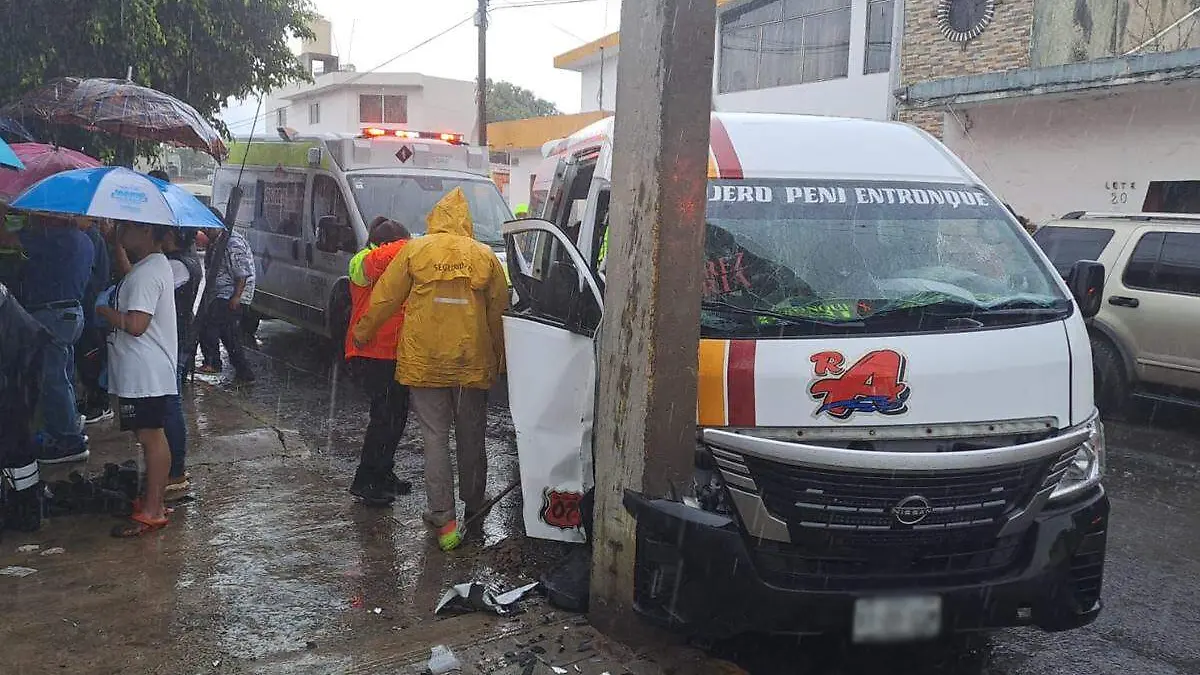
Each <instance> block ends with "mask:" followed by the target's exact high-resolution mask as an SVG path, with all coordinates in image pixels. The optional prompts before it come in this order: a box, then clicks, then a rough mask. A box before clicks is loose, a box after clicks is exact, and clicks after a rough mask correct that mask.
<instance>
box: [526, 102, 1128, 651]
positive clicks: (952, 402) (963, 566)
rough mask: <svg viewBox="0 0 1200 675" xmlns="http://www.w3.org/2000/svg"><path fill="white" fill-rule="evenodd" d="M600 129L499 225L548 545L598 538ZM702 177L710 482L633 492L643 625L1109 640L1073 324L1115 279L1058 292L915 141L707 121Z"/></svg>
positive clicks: (1093, 275)
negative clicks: (587, 529)
mask: <svg viewBox="0 0 1200 675" xmlns="http://www.w3.org/2000/svg"><path fill="white" fill-rule="evenodd" d="M612 130H613V122H612V120H611V119H609V120H605V121H602V122H598V123H596V124H595V125H592V126H590V127H588V128H586V129H583V130H582V131H580V132H578V133H576V134H575V135H573V136H571V137H570V138H568V139H564V140H563V141H562V142H559V143H557V144H552V145H550V146H548V148H547V153H546V154H547V161H546V162H545V163H544V166H543V168H542V169H541V170H540V171H539V174H538V176H537V178H536V179H535V197H534V204H533V214H534V215H537V216H540V217H541V218H543V219H544V220H522V221H517V222H514V223H510V224H508V225H507V226H506V227H505V232H504V234H505V240H506V242H507V245H508V252H509V253H508V265H509V271H510V275H511V278H512V284H513V289H514V292H515V294H516V295H517V296H518V299H519V302H518V304H517V305H516V306H515V307H514V308H513V310H512V311H511V313H510V314H509V315H508V316H506V317H505V340H506V345H507V355H508V367H509V379H508V386H509V397H510V407H511V410H512V416H513V421H514V423H515V425H516V433H517V444H518V451H519V453H520V465H521V479H522V487H523V490H524V497H525V513H524V516H525V525H526V530H527V532H528V533H529V534H530V535H531V536H535V537H543V538H548V539H559V540H565V541H576V542H579V541H583V539H584V534H583V532H582V531H581V524H582V523H583V522H584V521H585V517H584V515H583V514H582V513H581V510H582V507H581V504H583V503H585V502H586V500H585V498H584V495H585V493H587V492H588V491H589V490H590V489H591V488H592V486H593V474H592V421H593V419H594V409H593V407H594V403H595V393H594V392H595V378H596V364H595V357H594V345H593V340H594V338H595V334H596V331H597V329H598V326H599V323H600V317H601V313H602V307H603V301H604V293H603V289H604V278H605V275H604V272H603V269H604V267H605V261H604V260H602V259H601V251H602V249H603V248H604V245H603V243H604V241H605V230H606V227H607V224H608V200H609V193H610V189H611V187H610V186H611V183H610V181H611V180H612V172H613V160H612V149H613V145H612ZM709 157H710V163H709V179H710V182H709V187H708V204H707V224H706V226H705V227H706V244H705V259H704V260H702V261H701V260H696V261H694V262H693V263H692V264H697V265H703V266H704V273H705V277H704V286H703V288H696V289H695V294H696V296H695V298H694V301H695V302H700V303H701V307H702V311H701V317H702V318H701V343H700V348H699V354H698V365H699V399H698V401H697V402H696V411H697V426H698V439H699V442H698V448H697V465H696V480H695V484H694V485H693V486H691V489H690V490H689V491H688V492H687V494H686V495H681V496H680V498H679V500H678V501H673V500H671V499H667V498H664V497H663V496H662V495H647V494H637V493H627V495H626V498H625V506H626V508H627V509H628V510H629V511H630V512H631V513H632V514H633V515H634V516H635V517H636V519H637V568H636V582H637V583H636V588H637V597H636V598H635V599H634V600H635V601H636V607H637V609H638V611H639V612H641V613H642V614H644V615H645V616H646V617H648V618H650V619H651V620H654V621H658V622H661V623H663V624H666V625H669V626H672V627H676V628H679V629H682V630H685V631H687V632H690V633H693V634H700V635H708V636H712V637H721V636H727V635H731V634H735V633H741V632H747V631H762V632H769V633H781V632H783V633H797V634H815V633H848V634H851V635H853V637H854V639H855V640H857V641H863V642H869V641H895V640H921V639H931V638H934V637H937V636H940V635H943V634H949V633H957V632H962V631H977V630H987V629H993V628H1000V627H1005V626H1016V625H1034V626H1039V627H1041V628H1042V629H1045V630H1049V631H1057V630H1065V629H1070V628H1074V627H1077V626H1081V625H1084V624H1087V623H1089V622H1091V621H1092V620H1093V619H1095V618H1096V616H1097V615H1098V613H1099V612H1100V607H1101V602H1100V587H1101V578H1102V574H1103V567H1104V555H1105V542H1106V534H1105V533H1106V530H1107V528H1108V515H1109V503H1108V499H1107V497H1106V496H1105V492H1104V489H1103V487H1102V486H1101V475H1102V473H1103V468H1104V435H1103V431H1102V427H1101V425H1100V422H1099V421H1098V420H1097V417H1096V410H1095V407H1094V405H1093V401H1092V368H1091V353H1090V351H1089V345H1088V334H1087V330H1086V328H1085V320H1086V319H1087V318H1088V317H1090V316H1092V315H1094V314H1095V313H1096V311H1097V309H1098V300H1099V297H1100V295H1101V286H1102V284H1103V274H1104V270H1103V266H1101V265H1099V264H1098V263H1095V262H1088V261H1081V262H1080V263H1078V264H1077V265H1076V266H1075V268H1074V270H1073V273H1072V274H1071V275H1070V278H1069V279H1063V278H1060V277H1059V275H1058V274H1056V273H1055V270H1054V268H1053V267H1052V266H1051V264H1050V262H1049V261H1048V260H1047V259H1046V258H1045V256H1044V255H1043V254H1042V253H1041V251H1040V250H1039V249H1038V247H1037V246H1036V245H1035V244H1034V243H1033V241H1032V240H1031V239H1030V237H1029V236H1028V235H1027V234H1026V233H1025V232H1024V231H1023V230H1022V228H1021V226H1020V225H1019V224H1018V223H1017V222H1016V221H1015V220H1014V218H1013V216H1012V215H1011V214H1010V213H1009V211H1008V210H1007V209H1006V208H1005V207H1004V205H1003V203H1002V202H1001V201H1000V200H999V199H998V198H997V197H996V195H995V194H993V193H992V192H991V191H990V190H989V189H988V188H987V187H986V186H984V185H983V184H982V182H981V181H980V180H979V178H978V177H977V176H975V174H973V173H972V172H971V171H970V170H969V169H968V168H967V167H966V166H965V165H964V164H963V163H962V162H961V161H960V160H959V159H957V158H956V157H955V156H954V155H953V154H951V153H950V151H949V150H947V149H946V148H945V147H944V146H943V145H942V144H941V143H939V142H938V141H937V140H935V139H933V138H932V137H930V136H929V135H927V134H925V133H923V132H922V131H920V130H918V129H916V128H913V127H910V126H907V125H904V124H897V123H885V122H873V121H865V120H849V119H833V118H821V117H807V116H791V115H755V114H727V113H714V114H713V117H712V126H711V143H710V153H709ZM608 255H610V256H611V255H617V253H615V252H610V253H608ZM681 301H682V300H681ZM682 403H684V402H681V404H682Z"/></svg>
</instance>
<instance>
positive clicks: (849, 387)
mask: <svg viewBox="0 0 1200 675" xmlns="http://www.w3.org/2000/svg"><path fill="white" fill-rule="evenodd" d="M810 360H811V361H812V364H813V374H814V375H815V376H816V378H817V379H816V380H814V381H813V383H812V384H811V385H810V386H809V388H808V393H809V394H811V395H812V397H813V398H814V399H816V400H817V401H819V402H820V403H821V405H820V407H818V408H817V410H816V412H815V413H813V414H814V416H816V417H820V416H821V414H822V413H825V414H828V415H829V416H830V417H832V418H834V419H838V420H846V419H850V417H851V416H852V415H854V414H855V413H865V414H871V413H878V414H880V415H903V414H904V413H906V412H908V395H909V394H910V393H911V390H910V389H909V388H908V384H907V383H906V382H905V381H904V375H905V370H906V368H907V365H908V360H907V359H905V357H904V356H903V355H902V354H900V353H899V352H896V351H894V350H891V349H880V350H877V351H873V352H869V353H867V354H866V355H865V356H863V357H862V358H860V359H859V360H858V361H856V362H855V363H854V364H853V365H851V366H850V367H849V368H844V367H843V365H844V364H845V362H846V358H845V357H844V356H842V353H841V352H820V353H819V354H813V355H812V357H811V359H810Z"/></svg>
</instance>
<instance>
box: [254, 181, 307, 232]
mask: <svg viewBox="0 0 1200 675" xmlns="http://www.w3.org/2000/svg"><path fill="white" fill-rule="evenodd" d="M255 187H256V190H255V202H256V204H255V209H254V223H253V227H254V229H256V230H263V231H264V232H273V233H275V234H282V235H287V236H289V237H299V236H302V235H303V232H304V227H303V225H302V221H303V218H304V179H303V178H288V179H286V180H272V181H266V180H260V181H258V183H257V185H256V186H255Z"/></svg>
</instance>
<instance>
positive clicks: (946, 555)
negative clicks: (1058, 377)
mask: <svg viewBox="0 0 1200 675" xmlns="http://www.w3.org/2000/svg"><path fill="white" fill-rule="evenodd" d="M995 426H996V425H980V427H979V428H978V429H977V430H968V429H962V428H959V429H948V428H940V429H939V428H925V429H914V430H912V431H914V432H918V433H920V434H921V435H922V436H923V437H926V438H927V437H928V436H930V435H935V434H943V433H950V432H956V433H964V432H967V433H972V434H978V435H974V436H973V437H972V438H969V439H966V438H964V439H959V442H965V443H969V444H970V445H971V447H975V448H978V449H972V450H962V451H958V452H895V451H871V450H862V449H849V448H847V447H830V446H826V445H818V444H816V443H793V442H790V441H781V440H776V439H772V438H763V437H760V436H756V435H753V433H740V432H736V431H724V430H716V429H709V430H706V431H704V433H703V444H702V448H701V449H700V450H698V461H697V465H698V468H697V476H698V480H697V483H698V489H697V490H696V495H698V497H690V498H688V499H685V500H684V501H669V500H663V499H650V498H647V497H645V496H643V495H640V494H637V493H634V492H627V493H626V495H625V499H624V503H625V507H626V508H627V509H628V510H629V511H630V512H631V513H632V514H633V515H634V516H635V517H636V519H637V566H636V571H635V577H636V589H637V590H636V607H637V610H638V611H639V613H641V614H642V615H643V616H644V617H645V618H647V619H649V620H651V621H653V622H655V623H658V624H661V625H664V626H669V627H671V628H675V629H678V630H681V631H684V632H687V633H689V634H695V635H703V636H708V637H713V638H719V637H726V636H730V635H736V634H739V633H744V632H768V633H794V634H821V633H837V634H846V633H849V634H851V635H852V636H853V637H854V639H856V640H858V641H862V642H886V641H907V640H920V639H929V638H934V637H936V636H938V635H942V634H948V633H958V632H968V631H983V630H989V629H997V628H1003V627H1009V626H1021V625H1033V626H1037V627H1039V628H1042V629H1044V630H1047V631H1060V630H1067V629H1071V628H1076V627H1079V626H1082V625H1085V624H1087V623H1090V622H1091V621H1092V620H1094V619H1095V618H1096V616H1097V615H1098V614H1099V612H1100V607H1101V603H1100V585H1101V577H1102V574H1103V561H1104V548H1105V531H1106V529H1107V525H1108V511H1109V505H1108V499H1107V498H1106V496H1105V494H1104V491H1103V488H1102V487H1101V486H1100V484H1099V472H1100V469H1101V466H1102V463H1103V452H1104V451H1103V432H1102V430H1101V427H1100V423H1099V422H1098V421H1096V420H1095V419H1091V420H1088V421H1087V422H1085V423H1084V424H1082V425H1079V426H1077V427H1073V428H1070V429H1065V430H1062V431H1061V432H1060V431H1057V430H1055V431H1047V430H1045V429H1040V430H1038V429H1034V428H1032V426H1033V425H1030V427H1031V428H1029V429H1028V430H1027V431H1024V430H1023V431H1022V432H1021V433H1015V434H1014V433H1012V432H1011V431H1008V430H1005V432H1004V434H1003V435H997V434H996V429H995ZM988 427H991V428H990V429H989V428H988ZM989 433H990V434H991V436H988V435H986V434H989ZM875 436H876V439H877V438H878V434H876V435H875ZM947 440H949V439H948V437H947ZM1014 440H1019V441H1020V442H1018V443H1017V444H1012V445H1008V443H1012V442H1013V441H1014ZM895 442H896V443H898V444H904V442H905V441H903V440H901V439H896V440H895Z"/></svg>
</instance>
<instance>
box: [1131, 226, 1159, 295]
mask: <svg viewBox="0 0 1200 675" xmlns="http://www.w3.org/2000/svg"><path fill="white" fill-rule="evenodd" d="M1162 245H1163V233H1162V232H1150V233H1148V234H1146V235H1144V236H1143V237H1142V238H1141V239H1140V240H1139V241H1138V243H1137V246H1135V247H1134V248H1133V253H1131V254H1130V255H1129V262H1128V263H1127V264H1126V265H1125V273H1124V274H1123V275H1122V276H1121V282H1122V283H1124V284H1125V285H1126V286H1128V287H1130V288H1151V289H1152V288H1154V267H1155V265H1156V264H1157V263H1158V254H1159V252H1160V251H1162Z"/></svg>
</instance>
